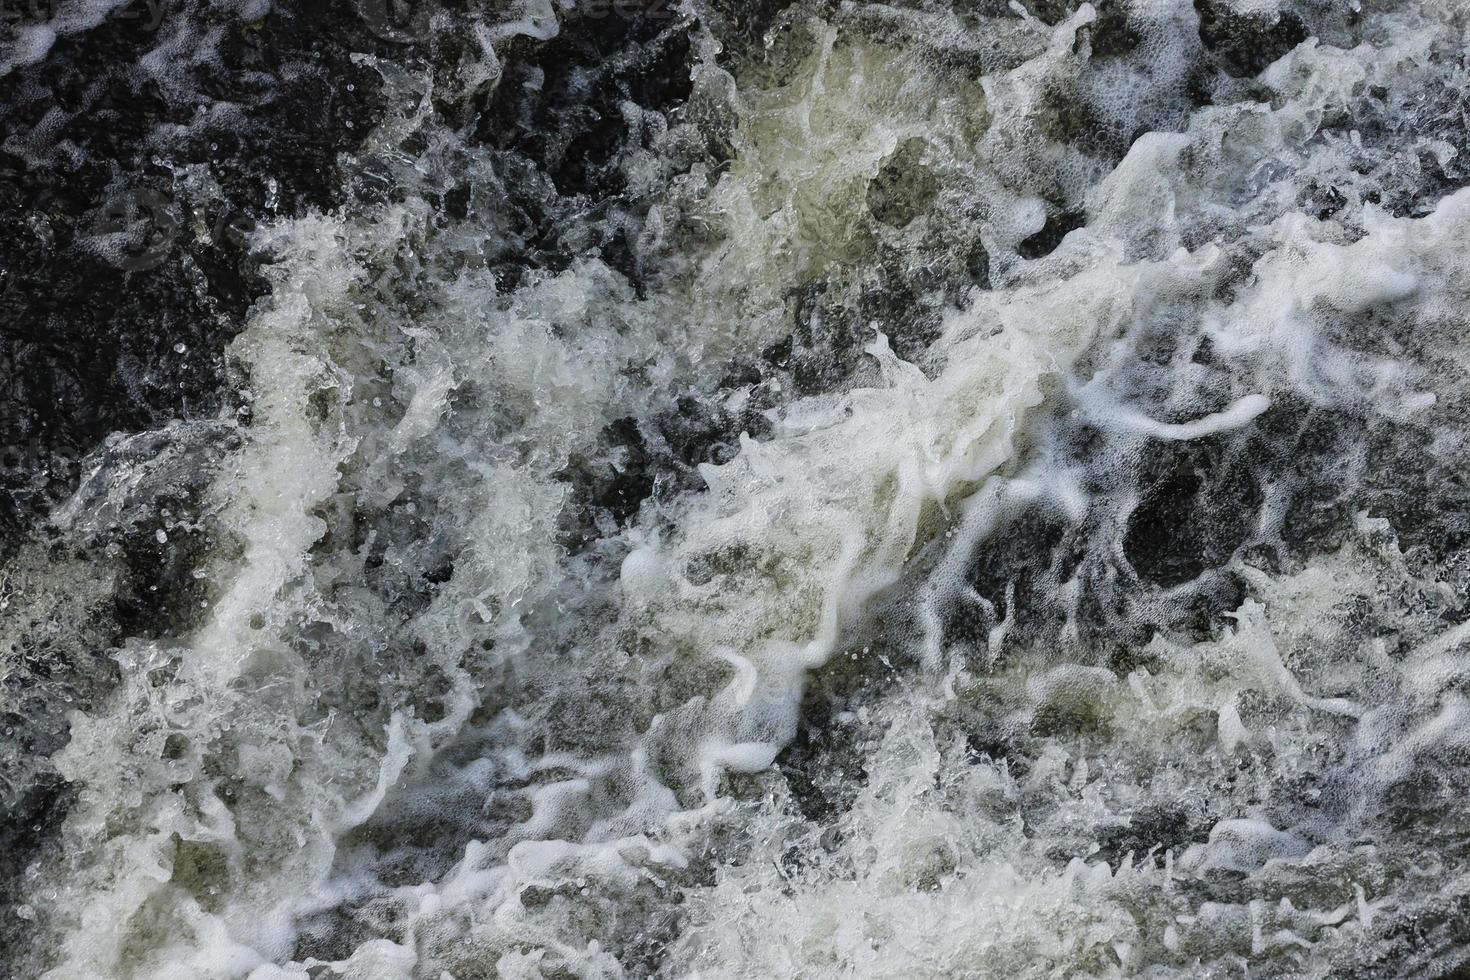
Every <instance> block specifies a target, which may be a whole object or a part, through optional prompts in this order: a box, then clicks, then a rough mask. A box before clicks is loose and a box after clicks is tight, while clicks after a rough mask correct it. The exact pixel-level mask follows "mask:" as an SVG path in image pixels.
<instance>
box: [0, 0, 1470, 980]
mask: <svg viewBox="0 0 1470 980" xmlns="http://www.w3.org/2000/svg"><path fill="white" fill-rule="evenodd" d="M103 6H107V5H106V4H104V5H103ZM604 6H607V5H604ZM67 9H68V10H71V8H67ZM372 13H373V11H372V10H368V11H366V13H364V14H363V15H364V16H368V15H370V14H372ZM104 14H106V11H104V10H103V9H102V8H101V7H98V9H97V10H95V11H91V10H90V8H88V11H73V12H71V13H68V14H67V15H66V16H67V17H69V18H70V19H69V20H68V21H67V24H69V25H73V26H72V27H71V28H69V29H71V30H82V29H88V28H89V26H90V24H91V21H100V20H101V19H102V18H103V16H104ZM247 14H248V18H256V17H259V16H261V12H259V11H247V12H246V13H245V14H241V13H239V12H238V11H233V8H231V10H230V11H226V12H225V13H223V14H221V16H230V17H245V16H246V15H247ZM58 16H60V15H58ZM248 18H247V19H248ZM374 23H376V22H375V21H374ZM380 26H381V25H380ZM42 30H44V28H42V27H40V26H36V25H30V26H28V27H27V28H26V30H25V31H23V32H21V33H20V34H18V35H17V39H16V40H15V41H14V44H15V45H18V46H19V47H15V48H12V49H7V52H8V53H7V55H6V58H7V59H9V60H8V61H6V62H4V63H5V64H10V63H15V64H25V63H27V62H25V61H24V59H25V58H31V59H32V60H33V61H34V60H36V59H39V58H41V57H42V56H43V54H44V52H43V51H42V48H43V47H44V45H42V44H41V42H40V41H39V40H38V37H39V36H40V35H39V34H38V33H37V32H38V31H42ZM1465 32H1466V22H1465V15H1464V11H1463V10H1462V9H1461V8H1460V7H1458V6H1457V5H1454V4H1437V3H1430V4H1392V3H1378V4H1366V3H1365V4H1363V5H1361V6H1354V7H1352V8H1349V7H1347V6H1337V5H1321V4H1313V3H1294V2H1291V0H1283V2H1281V3H1279V4H1277V3H1245V2H1228V0H1217V2H1214V3H1200V4H1196V5H1193V6H1191V5H1190V4H1188V3H1181V2H1176V0H1158V2H1148V3H1145V2H1134V3H1127V4H1117V5H1106V6H1103V5H1099V6H1097V7H1094V6H1093V5H1092V4H1083V5H1081V6H1080V7H1077V8H1075V9H1072V8H1069V7H1066V6H1063V5H1060V4H1049V3H1048V4H1036V5H1032V6H1029V7H1028V6H1022V5H1021V4H1011V5H1009V7H1007V6H1004V5H1001V4H998V3H996V4H984V3H981V4H953V5H941V4H927V3H912V4H896V5H892V6H890V5H886V4H866V5H863V4H852V3H814V2H813V3H807V2H804V0H801V2H797V3H794V4H792V5H791V6H789V7H786V8H784V9H779V8H777V7H769V8H768V7H761V8H759V9H750V10H745V9H732V8H730V7H727V6H723V5H721V4H718V3H714V2H713V0H711V2H709V3H705V2H703V0H691V2H690V3H686V4H683V5H680V6H672V5H670V6H663V5H660V6H659V7H658V8H657V9H656V10H655V9H654V8H653V7H652V6H651V5H648V9H644V8H643V7H638V8H634V7H631V6H628V5H623V6H620V7H616V8H612V7H608V9H603V8H598V10H595V11H594V10H592V9H591V8H590V7H589V8H587V9H583V8H582V7H579V6H574V5H570V4H566V3H561V4H554V3H536V2H527V3H519V4H500V5H487V6H484V7H479V6H477V7H474V8H473V9H446V10H437V9H436V10H432V11H428V12H426V13H424V14H423V16H421V17H416V18H409V19H406V20H405V19H403V18H401V17H399V18H397V19H394V20H393V21H392V23H391V25H389V26H382V29H381V30H380V31H378V32H377V33H378V34H379V35H380V36H386V37H387V38H388V40H389V41H392V42H395V43H397V42H400V41H401V42H402V43H403V44H404V48H403V53H402V56H401V57H393V56H390V55H388V54H382V53H380V54H376V55H367V54H363V55H360V56H359V59H358V61H359V64H360V65H362V66H366V67H368V68H370V69H371V70H372V71H373V72H375V73H376V74H377V75H378V76H380V77H381V79H382V86H383V88H382V98H383V102H384V106H385V108H384V110H383V115H382V118H381V120H380V121H379V122H378V123H377V125H376V126H375V127H374V128H372V129H371V131H370V132H369V133H367V134H366V135H365V136H363V137H362V141H361V143H360V144H359V145H356V146H355V147H354V148H353V149H351V150H350V151H349V152H344V154H343V155H342V157H341V158H340V164H341V168H342V172H343V174H344V177H345V187H344V191H343V203H342V204H341V205H340V206H338V207H335V208H332V209H310V210H308V211H307V212H305V213H303V214H301V215H299V216H297V217H281V216H277V217H275V218H274V219H272V220H265V221H262V222H261V223H260V224H259V226H258V227H253V230H252V229H246V230H245V231H246V232H248V234H249V235H250V236H251V237H250V248H251V250H252V251H253V253H255V254H256V255H259V256H262V257H263V262H264V264H263V266H262V269H263V274H264V275H265V277H266V279H267V283H268V288H266V289H265V290H264V292H263V295H262V297H261V298H260V299H259V300H257V301H256V302H255V303H254V305H253V306H252V307H251V308H250V310H249V313H248V317H247V318H246V319H245V320H244V321H243V329H241V331H240V332H239V333H238V335H237V336H236V337H235V338H234V340H233V341H231V343H230V345H229V348H228V351H227V357H228V360H229V362H230V364H231V365H232V368H231V370H232V377H234V378H236V379H237V380H238V387H239V389H240V390H239V395H238V398H237V399H235V401H234V402H232V403H231V404H230V405H229V407H228V408H227V409H226V410H224V411H222V412H221V413H220V415H219V416H218V417H217V418H214V419H207V420H194V421H181V422H177V423H174V424H172V425H169V426H166V427H163V428H161V429H159V430H157V431H154V432H149V433H139V434H129V435H119V436H116V437H114V438H113V439H111V440H110V441H109V443H108V444H107V445H105V446H103V447H100V448H98V449H97V450H96V451H95V452H93V453H92V454H91V455H90V456H88V457H87V458H86V459H85V460H84V461H83V463H82V466H81V468H80V470H81V472H80V474H79V478H78V480H79V482H78V487H77V490H76V492H75V494H73V495H72V496H71V498H70V499H69V500H67V501H65V502H63V503H61V504H59V505H58V506H57V507H56V508H55V509H54V510H53V511H52V513H51V518H50V519H51V523H52V525H53V526H54V530H53V531H52V532H51V533H52V534H53V536H55V535H59V536H61V537H62V538H63V539H64V540H68V541H88V540H94V539H97V537H98V536H99V535H103V534H104V533H105V532H107V529H109V528H113V529H115V528H117V527H118V526H119V525H128V526H133V525H140V524H141V522H145V521H147V522H149V523H147V525H146V526H147V527H149V528H150V529H152V528H154V527H155V525H156V531H155V533H154V536H153V540H154V541H156V545H157V547H158V549H160V550H161V552H162V553H163V554H166V555H169V556H170V560H171V561H172V562H173V563H174V564H175V565H177V566H178V567H179V568H180V569H182V570H183V571H181V572H180V574H181V575H183V576H185V577H186V579H187V581H188V582H189V583H190V586H189V588H188V589H182V590H180V592H179V595H180V597H181V598H180V599H179V600H178V601H179V602H180V603H183V604H186V605H187V607H188V608H187V609H179V610H175V612H174V615H176V616H177V617H178V619H179V622H181V623H183V624H184V626H183V627H181V628H180V629H178V630H175V631H171V632H168V633H165V634H161V635H160V634H150V635H148V636H136V637H133V638H131V639H127V640H126V641H125V642H122V643H121V644H120V645H118V646H116V647H115V648H113V649H110V650H106V651H105V653H104V651H103V650H101V649H99V650H96V651H95V659H96V660H97V666H95V667H89V668H88V673H87V676H88V677H91V678H94V680H93V681H92V682H91V683H92V689H91V693H90V694H89V695H88V697H87V698H85V699H84V701H85V703H83V704H81V705H80V706H79V707H73V708H71V709H70V713H69V714H67V715H66V720H67V722H68V724H69V735H68V737H67V740H66V741H65V744H64V745H62V746H59V747H56V748H55V750H54V753H53V750H52V749H50V748H48V749H46V751H45V753H44V755H49V762H47V763H46V764H47V765H50V766H53V767H54V769H55V771H56V772H57V773H59V775H60V777H61V778H62V779H63V780H64V781H65V782H66V784H68V785H69V787H70V788H71V791H72V792H73V793H74V799H73V801H72V803H71V804H70V806H69V809H68V810H67V814H66V818H65V821H64V824H63V825H62V826H61V827H60V829H59V831H58V832H57V834H58V836H57V837H56V839H55V841H54V844H53V846H51V847H48V848H44V849H41V850H39V851H38V852H37V857H36V858H35V860H34V861H32V862H31V863H30V864H29V866H28V867H27V868H26V869H25V871H24V876H23V896H24V904H22V905H19V906H16V907H15V915H16V917H17V919H18V920H19V922H20V924H19V925H17V926H16V927H15V929H16V931H14V932H13V933H12V934H13V935H15V936H21V935H25V936H28V937H31V938H29V939H27V940H26V947H27V948H19V946H16V947H15V948H14V949H13V950H12V951H11V952H10V953H7V956H9V957H10V960H11V962H12V963H13V964H14V965H13V969H14V970H15V971H17V975H21V976H41V977H44V978H46V980H71V978H108V980H113V978H115V980H123V978H143V977H148V978H160V980H163V978H169V980H203V978H210V980H213V978H219V980H225V978H244V977H249V978H251V980H287V978H290V980H307V978H312V980H320V978H325V977H347V978H354V980H399V978H402V980H410V978H413V980H419V978H432V980H444V978H453V980H472V978H492V977H501V978H516V980H521V978H527V980H529V978H569V977H576V978H615V977H649V976H656V977H669V978H673V977H689V978H694V977H703V978H724V977H751V978H764V977H798V976H799V977H863V978H879V977H891V978H900V977H902V978H912V977H936V978H939V977H997V978H1001V977H1004V978H1016V977H1084V976H1085V977H1099V978H1101V977H1122V976H1130V977H1132V976H1141V977H1181V978H1183V977H1190V978H1195V977H1222V978H1223V977H1237V976H1251V977H1288V976H1289V977H1341V978H1348V977H1364V978H1366V977H1392V976H1402V977H1421V976H1435V975H1441V974H1443V975H1448V974H1449V973H1450V971H1453V970H1455V969H1458V968H1460V966H1461V962H1462V961H1464V960H1467V957H1470V933H1467V931H1466V927H1465V925H1464V923H1465V922H1466V921H1467V920H1466V917H1465V910H1466V908H1467V902H1470V847H1467V841H1470V837H1467V831H1470V826H1467V821H1466V817H1465V811H1464V807H1463V803H1462V801H1463V799H1464V793H1465V792H1466V790H1467V789H1470V735H1467V732H1470V700H1467V697H1470V688H1467V684H1470V656H1467V647H1470V625H1467V622H1466V619H1465V615H1464V613H1465V612H1466V609H1465V599H1464V595H1465V587H1466V584H1467V582H1466V579H1467V576H1470V565H1467V563H1466V561H1465V558H1464V555H1465V550H1464V549H1465V546H1466V544H1467V542H1470V524H1467V523H1466V516H1465V515H1466V509H1465V507H1466V504H1467V502H1470V498H1467V493H1466V491H1465V489H1464V488H1463V480H1462V476H1461V467H1460V458H1461V454H1462V453H1463V452H1464V451H1465V439H1466V436H1467V433H1470V429H1467V423H1466V421H1465V420H1466V418H1467V413H1466V408H1467V400H1470V383H1467V375H1466V372H1467V367H1470V362H1467V360H1466V357H1465V355H1464V353H1463V352H1462V349H1463V343H1462V334H1463V327H1464V316H1465V313H1464V311H1465V310H1466V309H1470V254H1467V250H1466V248H1465V247H1464V246H1465V243H1467V242H1470V190H1460V189H1459V187H1460V185H1461V184H1462V183H1466V181H1465V180H1463V179H1462V177H1463V175H1464V174H1465V173H1466V171H1465V167H1464V163H1463V162H1462V160H1461V159H1460V158H1461V154H1462V153H1463V152H1465V143H1466V141H1465V136H1466V126H1467V123H1466V117H1465V115H1464V110H1463V105H1464V94H1463V93H1464V91H1465V88H1466V86H1467V84H1470V73H1467V70H1466V65H1465V62H1464V55H1463V52H1464V50H1465V42H1466V33H1465ZM400 35H402V36H400ZM179 36H182V35H179ZM430 37H432V38H434V39H435V41H434V45H433V46H432V48H431V50H432V52H433V56H432V57H429V58H424V57H421V56H419V55H421V54H422V51H423V50H430V45H429V40H428V39H429V38H430ZM17 52H19V53H17ZM26 52H30V53H29V54H27V53H26ZM451 55H452V56H451ZM465 106H471V107H472V111H470V110H465V109H464V107H465ZM589 120H592V121H591V122H589ZM179 179H180V180H183V181H187V180H191V179H195V178H194V177H191V176H189V175H183V176H180V177H179ZM97 247H99V248H103V247H120V246H118V244H117V243H116V242H113V243H112V244H111V245H109V244H108V242H106V241H102V242H100V243H99V244H98V245H97ZM133 254H136V252H134V253H133ZM137 274H138V275H144V274H146V270H142V269H140V270H138V273H137ZM170 494H172V495H173V496H172V497H170V496H169V495H170ZM175 498H179V499H183V500H186V501H187V506H186V507H184V508H183V509H178V508H177V507H176V508H175V509H174V510H169V511H168V512H165V513H161V514H160V508H161V507H162V506H163V504H161V503H160V501H166V500H172V499H175ZM7 582H8V583H9V585H8V589H9V593H8V594H9V598H8V599H6V600H5V601H6V603H7V606H8V609H9V612H8V613H7V615H8V616H10V617H11V618H10V620H9V622H8V624H7V625H5V626H4V627H0V628H3V629H5V630H6V631H7V632H9V633H10V634H11V636H10V637H9V641H10V642H9V644H8V645H7V646H6V647H4V649H10V650H11V651H12V653H14V652H15V651H18V650H21V649H23V648H25V644H26V643H27V642H29V641H28V640H27V639H26V637H29V636H31V635H32V634H34V633H35V632H36V631H37V630H42V629H44V630H49V631H50V632H51V633H53V634H60V635H64V636H66V637H70V638H71V640H70V641H69V642H72V643H73V644H76V645H79V646H81V647H84V648H85V647H87V645H88V644H89V643H94V644H95V642H96V641H95V638H94V639H90V640H89V639H88V637H89V636H90V634H88V633H87V632H86V631H87V630H88V629H89V628H91V627H90V626H89V623H90V622H91V620H89V618H88V615H89V613H88V609H89V608H91V607H92V606H93V605H96V604H98V603H103V602H105V601H106V589H107V586H106V583H101V584H99V583H98V582H97V581H96V580H94V579H92V578H89V577H87V576H86V575H85V574H83V573H82V571H81V570H80V569H79V567H78V566H77V565H76V564H75V563H72V564H68V563H64V562H63V563H56V562H54V561H52V560H50V559H48V558H47V553H46V552H45V551H44V549H42V548H41V547H40V546H39V545H35V546H29V547H27V548H22V549H21V550H20V551H19V552H18V553H17V556H16V557H15V558H14V559H13V561H12V571H11V573H10V575H9V578H8V579H7ZM89 590H90V591H89ZM89 604H90V605H89ZM38 624H39V625H38ZM107 662H111V664H113V665H114V666H111V667H107V666H104V664H106V663H107ZM0 663H4V662H3V661H0ZM3 669H4V670H6V671H9V672H11V673H12V674H13V675H14V676H16V677H22V679H24V676H26V673H25V672H26V671H34V670H35V669H36V668H35V666H34V664H29V663H22V662H20V661H17V663H16V665H14V666H12V665H8V664H7V665H6V666H5V667H4V668H3ZM27 683H30V682H27ZM36 683H37V684H39V683H40V682H39V681H38V682H36ZM17 689H19V690H22V691H23V690H25V687H24V686H23V685H22V686H20V687H18V688H17ZM38 689H39V688H38ZM45 710H47V711H55V712H61V711H64V710H67V709H66V708H65V707H62V706H59V705H53V704H50V703H49V702H48V706H47V707H46V709H45ZM38 754H42V753H39V750H38ZM4 928H6V929H11V925H9V924H7V925H6V926H5V927H4ZM22 929H23V930H24V931H21V930H22Z"/></svg>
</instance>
